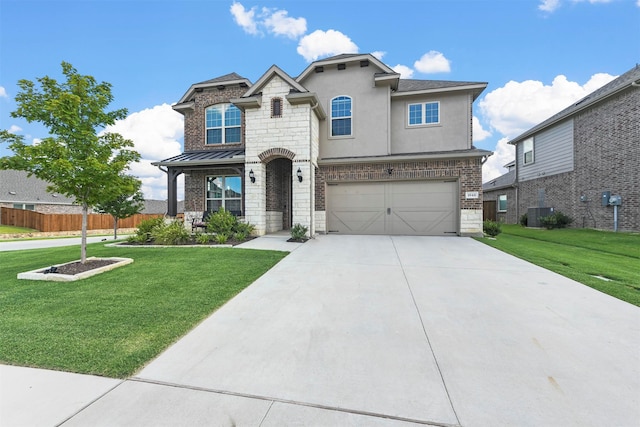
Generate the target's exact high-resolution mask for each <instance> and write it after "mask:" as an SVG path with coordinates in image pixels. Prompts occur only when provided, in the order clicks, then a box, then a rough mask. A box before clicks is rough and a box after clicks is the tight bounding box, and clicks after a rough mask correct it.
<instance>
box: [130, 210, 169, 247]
mask: <svg viewBox="0 0 640 427" xmlns="http://www.w3.org/2000/svg"><path fill="white" fill-rule="evenodd" d="M158 227H164V218H163V217H161V216H159V217H156V218H151V219H145V220H143V221H140V224H138V229H137V230H136V235H135V237H134V236H131V238H130V239H132V240H134V241H135V242H136V243H145V242H149V241H151V239H152V237H151V234H152V233H153V230H154V229H156V228H158Z"/></svg>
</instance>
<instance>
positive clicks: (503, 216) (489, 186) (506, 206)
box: [482, 161, 519, 224]
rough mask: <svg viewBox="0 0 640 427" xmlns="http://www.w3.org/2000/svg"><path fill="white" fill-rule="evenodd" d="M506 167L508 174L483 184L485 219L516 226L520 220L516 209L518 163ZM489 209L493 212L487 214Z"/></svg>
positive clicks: (508, 164)
mask: <svg viewBox="0 0 640 427" xmlns="http://www.w3.org/2000/svg"><path fill="white" fill-rule="evenodd" d="M504 167H505V168H507V170H508V172H507V173H505V174H504V175H501V176H499V177H497V178H494V179H492V180H491V181H489V182H486V183H484V184H482V197H483V206H484V214H485V219H493V220H494V221H499V222H504V223H505V224H516V223H517V222H518V219H519V218H518V215H517V207H516V200H517V199H516V195H517V189H516V162H515V161H513V162H510V163H507V164H506V165H505V166H504ZM487 209H491V211H490V212H487Z"/></svg>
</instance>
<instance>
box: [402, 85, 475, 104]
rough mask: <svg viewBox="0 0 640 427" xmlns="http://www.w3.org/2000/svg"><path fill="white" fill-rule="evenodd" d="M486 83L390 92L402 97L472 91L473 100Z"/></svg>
mask: <svg viewBox="0 0 640 427" xmlns="http://www.w3.org/2000/svg"><path fill="white" fill-rule="evenodd" d="M487 85H488V83H478V84H473V85H462V86H449V87H441V88H433V89H423V90H412V91H407V92H394V93H392V94H391V96H392V97H403V96H415V95H427V94H431V93H443V92H459V91H472V92H473V100H474V101H475V100H476V99H477V98H478V96H480V94H481V93H482V91H484V90H485V89H486V87H487Z"/></svg>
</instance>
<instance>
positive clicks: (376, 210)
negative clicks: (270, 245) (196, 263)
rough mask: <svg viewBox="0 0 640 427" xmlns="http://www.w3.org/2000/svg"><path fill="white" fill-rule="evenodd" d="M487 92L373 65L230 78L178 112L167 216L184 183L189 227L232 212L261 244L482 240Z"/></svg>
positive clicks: (350, 62)
mask: <svg viewBox="0 0 640 427" xmlns="http://www.w3.org/2000/svg"><path fill="white" fill-rule="evenodd" d="M486 86H487V84H486V83H478V82H454V81H434V80H405V79H401V78H400V75H399V74H397V73H395V72H394V71H393V70H392V69H391V68H389V67H388V66H387V65H385V64H384V63H382V62H381V61H379V60H378V59H376V58H375V57H374V56H372V55H369V54H349V55H338V56H334V57H331V58H327V59H323V60H319V61H316V62H314V63H312V64H310V65H309V66H308V67H307V68H306V69H305V70H304V71H303V72H302V73H301V74H300V75H299V76H298V77H295V78H294V77H291V76H289V75H288V74H287V73H286V72H284V71H283V70H282V69H280V68H279V67H277V66H275V65H274V66H272V67H271V68H269V69H268V70H267V72H266V73H265V74H263V75H262V77H260V78H259V79H258V81H256V82H255V83H254V84H252V83H251V82H249V81H248V80H247V79H245V78H243V77H241V76H239V75H237V74H235V73H232V74H228V75H226V76H222V77H219V78H216V79H213V80H208V81H205V82H202V83H197V84H194V85H192V86H191V87H190V88H189V90H188V91H187V93H185V95H184V96H183V97H182V98H181V99H180V101H179V102H178V103H177V104H175V105H174V106H173V108H174V109H175V110H176V111H178V112H180V113H182V114H183V115H184V118H185V133H184V134H185V141H184V145H185V151H184V152H183V153H182V154H181V155H179V156H176V157H173V158H170V159H166V160H162V161H160V162H155V163H154V164H155V165H157V166H159V167H160V168H162V169H163V170H165V171H166V172H167V177H168V186H169V199H170V203H169V214H170V215H171V214H172V212H173V210H172V209H173V206H174V205H175V199H176V177H177V176H178V175H179V174H181V173H184V174H185V218H187V219H188V218H189V217H190V216H194V215H196V216H198V215H202V212H203V211H215V210H217V209H218V208H219V207H225V208H226V209H227V210H230V211H232V212H234V213H236V214H237V215H242V216H244V218H245V220H246V221H248V222H250V223H251V224H254V225H255V226H256V233H257V234H265V233H270V232H274V231H278V230H283V229H289V228H290V227H291V226H292V225H294V224H302V225H304V226H307V227H308V228H309V233H310V234H311V235H314V234H316V233H346V234H407V235H480V234H482V173H481V172H482V171H481V169H482V162H483V160H484V159H485V158H486V157H487V156H489V155H490V154H491V153H490V152H489V151H486V150H480V149H476V148H475V147H474V146H473V145H472V105H473V102H474V100H475V99H476V98H477V97H478V96H479V95H480V93H481V92H482V91H483V90H484V89H485V87H486Z"/></svg>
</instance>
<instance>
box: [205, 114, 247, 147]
mask: <svg viewBox="0 0 640 427" xmlns="http://www.w3.org/2000/svg"><path fill="white" fill-rule="evenodd" d="M241 118H242V115H241V113H240V110H239V109H238V107H236V106H235V105H233V104H218V105H214V106H212V107H209V108H207V110H206V133H207V135H206V137H207V140H206V143H207V144H233V143H238V142H240V124H241V123H240V122H241Z"/></svg>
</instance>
